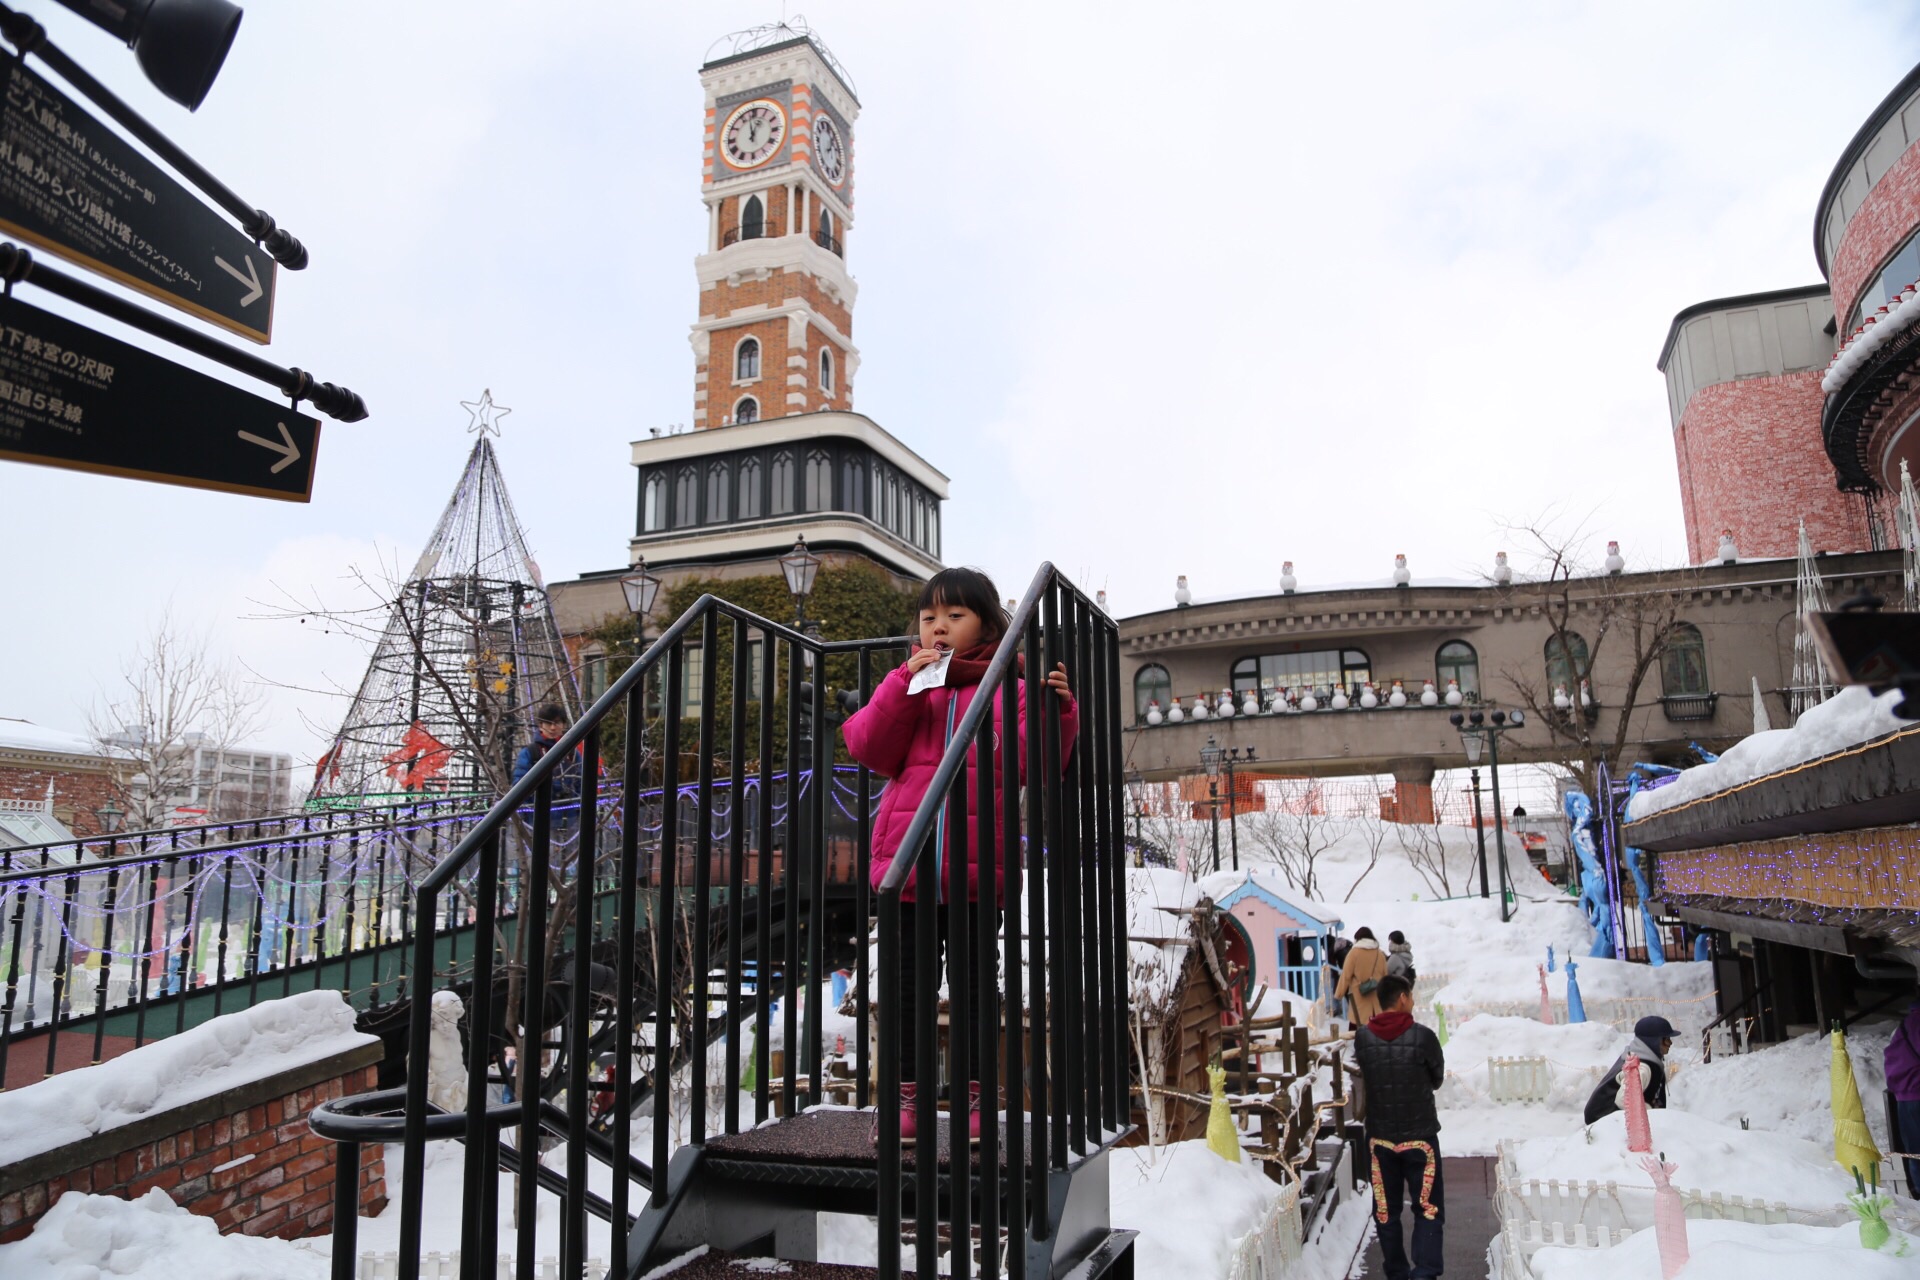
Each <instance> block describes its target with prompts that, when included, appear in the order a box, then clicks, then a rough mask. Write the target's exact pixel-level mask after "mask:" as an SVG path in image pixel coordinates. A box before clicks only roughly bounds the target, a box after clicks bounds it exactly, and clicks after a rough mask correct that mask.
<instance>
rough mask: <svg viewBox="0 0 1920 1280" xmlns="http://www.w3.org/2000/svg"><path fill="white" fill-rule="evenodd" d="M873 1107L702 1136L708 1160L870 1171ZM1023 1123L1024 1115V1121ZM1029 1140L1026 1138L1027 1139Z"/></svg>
mask: <svg viewBox="0 0 1920 1280" xmlns="http://www.w3.org/2000/svg"><path fill="white" fill-rule="evenodd" d="M873 1115H874V1113H873V1110H872V1109H871V1108H868V1109H867V1110H865V1111H843V1110H829V1109H827V1108H824V1107H817V1108H815V1109H813V1110H811V1111H802V1112H801V1113H800V1114H799V1115H794V1116H786V1117H784V1118H782V1119H779V1120H774V1121H771V1122H769V1123H767V1124H764V1125H761V1126H760V1127H758V1128H756V1129H747V1130H745V1131H743V1132H741V1133H732V1134H725V1135H722V1136H720V1137H716V1138H709V1139H708V1140H707V1158H708V1160H739V1161H744V1162H753V1163H765V1164H789V1165H828V1166H833V1167H837V1168H867V1169H871V1168H873V1167H874V1165H875V1164H876V1163H877V1161H876V1159H875V1153H874V1141H873V1125H874V1119H873ZM947 1120H948V1117H947V1116H945V1115H944V1114H943V1115H941V1116H940V1117H939V1120H938V1123H937V1124H936V1125H935V1140H936V1144H937V1147H938V1150H939V1163H940V1165H941V1167H943V1168H944V1167H947V1166H950V1165H951V1164H952V1163H953V1150H952V1143H951V1141H950V1140H949V1138H948V1128H949V1126H948V1123H947ZM1023 1123H1024V1119H1023ZM1006 1134H1007V1126H1006V1122H1005V1121H1004V1120H1003V1121H1002V1122H1001V1125H1000V1152H999V1155H1000V1166H1001V1168H1003V1169H1004V1168H1005V1167H1006V1164H1007V1138H1006ZM1029 1141H1031V1138H1029ZM926 1145H927V1143H926V1139H925V1138H924V1137H922V1139H921V1140H920V1142H918V1143H917V1144H915V1145H914V1146H910V1147H902V1148H901V1161H902V1163H903V1164H906V1165H908V1166H912V1164H913V1163H914V1160H915V1157H916V1156H917V1154H918V1153H919V1152H920V1151H921V1150H923V1149H924V1148H925V1147H926ZM969 1150H970V1152H971V1155H972V1161H971V1162H972V1163H973V1164H975V1165H978V1164H979V1162H980V1149H979V1148H978V1147H970V1148H969Z"/></svg>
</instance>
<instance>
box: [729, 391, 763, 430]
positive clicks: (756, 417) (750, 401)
mask: <svg viewBox="0 0 1920 1280" xmlns="http://www.w3.org/2000/svg"><path fill="white" fill-rule="evenodd" d="M733 420H734V422H736V423H737V424H739V425H740V426H743V427H744V426H745V425H747V423H749V422H758V421H760V402H759V401H758V400H755V399H754V398H753V397H752V396H742V397H741V398H740V403H739V404H737V405H735V406H733Z"/></svg>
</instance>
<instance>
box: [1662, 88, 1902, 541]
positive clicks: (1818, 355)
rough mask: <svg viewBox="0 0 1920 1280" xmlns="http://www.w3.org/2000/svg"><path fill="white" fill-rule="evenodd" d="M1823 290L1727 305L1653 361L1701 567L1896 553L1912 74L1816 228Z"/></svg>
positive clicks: (1857, 150) (1837, 178)
mask: <svg viewBox="0 0 1920 1280" xmlns="http://www.w3.org/2000/svg"><path fill="white" fill-rule="evenodd" d="M1814 258H1815V261H1816V263H1817V264H1818V266H1819V268H1820V272H1821V274H1822V275H1823V276H1824V277H1825V279H1826V282H1825V283H1822V284H1813V285H1807V286H1803V287H1801V288H1796V289H1782V290H1777V291H1773V292H1769V293H1756V294H1748V295H1744V296H1741V297H1735V298H1721V299H1717V300H1715V301H1712V302H1703V303H1699V304H1697V305H1695V306H1691V307H1688V308H1687V309H1686V310H1684V311H1682V312H1681V313H1680V314H1679V315H1677V316H1675V317H1674V319H1673V324H1672V325H1671V326H1670V327H1669V329H1668V331H1667V340H1666V343H1665V345H1664V346H1663V347H1662V348H1661V351H1660V359H1659V369H1660V372H1661V373H1662V374H1664V375H1665V376H1666V379H1667V398H1668V405H1669V408H1670V410H1671V412H1672V418H1673V443H1674V453H1675V459H1676V462H1677V464H1678V466H1679V470H1680V494H1681V503H1682V505H1683V508H1684V512H1685V517H1686V528H1687V546H1688V550H1689V553H1690V555H1691V558H1692V559H1693V561H1694V562H1695V563H1704V562H1707V561H1710V560H1714V559H1718V558H1720V548H1721V545H1722V537H1723V535H1724V534H1731V536H1732V540H1733V544H1734V546H1735V547H1736V548H1737V550H1738V552H1739V554H1740V555H1741V556H1742V557H1769V556H1791V555H1793V554H1794V552H1795V550H1796V542H1797V536H1798V528H1799V524H1800V522H1801V521H1802V520H1804V521H1805V522H1806V525H1807V533H1808V536H1809V538H1810V539H1811V541H1812V543H1813V545H1814V547H1815V549H1817V550H1821V551H1830V552H1850V551H1869V550H1876V549H1879V548H1882V547H1886V546H1888V545H1891V542H1892V530H1891V520H1890V519H1889V518H1888V512H1887V506H1888V498H1889V495H1891V496H1892V497H1893V498H1894V499H1897V497H1898V495H1899V490H1900V463H1901V461H1902V460H1906V461H1907V462H1909V463H1910V464H1913V465H1915V467H1916V469H1920V431H1915V430H1914V429H1913V428H1914V426H1915V424H1916V421H1920V327H1916V324H1917V322H1920V305H1916V306H1913V307H1906V306H1904V305H1903V300H1905V299H1909V298H1912V297H1913V296H1914V293H1915V285H1916V283H1917V282H1920V67H1916V68H1914V70H1913V71H1911V72H1909V73H1908V74H1907V76H1906V77H1905V78H1904V79H1903V80H1901V82H1900V83H1899V84H1898V85H1896V86H1895V87H1894V89H1893V91H1892V92H1891V93H1889V94H1888V95H1887V97H1886V98H1885V99H1884V100H1882V102H1881V103H1880V105H1879V106H1878V107H1877V108H1876V109H1875V110H1874V112H1873V114H1872V115H1871V116H1869V117H1868V118H1867V120H1866V122H1865V123H1863V124H1862V125H1861V126H1860V129H1859V130H1858V132H1856V133H1855V134H1854V136H1853V139H1852V140H1851V141H1850V142H1849V143H1848V144H1847V146H1846V148H1845V150H1843V151H1842V152H1841V154H1840V157H1839V159H1838V162H1837V163H1836V164H1835V166H1834V169H1833V173H1832V176H1830V177H1829V178H1828V179H1827V185H1826V188H1825V189H1824V190H1823V191H1822V192H1821V194H1820V200H1819V203H1818V206H1817V208H1816V210H1815V216H1814Z"/></svg>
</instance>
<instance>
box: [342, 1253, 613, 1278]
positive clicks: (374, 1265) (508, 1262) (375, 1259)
mask: <svg viewBox="0 0 1920 1280" xmlns="http://www.w3.org/2000/svg"><path fill="white" fill-rule="evenodd" d="M586 1272H587V1280H606V1277H607V1264H606V1263H604V1262H602V1261H601V1260H600V1259H598V1258H588V1259H587V1266H586ZM353 1274H354V1275H355V1277H357V1280H398V1277H399V1275H400V1255H399V1254H397V1253H395V1252H393V1251H392V1250H388V1251H386V1252H384V1253H372V1252H367V1253H362V1254H361V1255H360V1265H359V1266H358V1267H357V1268H355V1269H354V1273H353ZM534 1274H535V1275H536V1276H538V1277H539V1280H560V1260H559V1259H558V1258H551V1257H549V1258H542V1259H540V1264H539V1267H538V1268H537V1269H536V1270H535V1272H534ZM494 1275H495V1276H496V1277H497V1278H498V1280H514V1261H513V1258H512V1256H511V1255H509V1254H505V1253H503V1254H501V1255H500V1262H499V1265H498V1266H496V1267H495V1268H494ZM459 1276H460V1251H459V1250H458V1249H455V1250H454V1251H453V1252H451V1253H423V1254H421V1255H420V1280H459Z"/></svg>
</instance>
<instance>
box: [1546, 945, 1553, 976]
mask: <svg viewBox="0 0 1920 1280" xmlns="http://www.w3.org/2000/svg"><path fill="white" fill-rule="evenodd" d="M1547 972H1548V973H1552V972H1553V944H1552V943H1551V942H1549V943H1548V944H1547Z"/></svg>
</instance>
